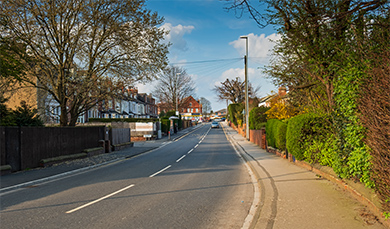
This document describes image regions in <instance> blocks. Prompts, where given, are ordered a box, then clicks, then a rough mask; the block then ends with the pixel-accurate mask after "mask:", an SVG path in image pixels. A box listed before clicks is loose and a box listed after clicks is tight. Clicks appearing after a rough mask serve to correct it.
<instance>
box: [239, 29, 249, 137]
mask: <svg viewBox="0 0 390 229" xmlns="http://www.w3.org/2000/svg"><path fill="white" fill-rule="evenodd" d="M240 38H241V39H245V42H246V44H245V47H246V49H245V50H246V52H245V58H244V63H245V124H246V128H245V133H246V139H247V140H249V112H248V106H249V104H248V103H249V101H248V36H240Z"/></svg>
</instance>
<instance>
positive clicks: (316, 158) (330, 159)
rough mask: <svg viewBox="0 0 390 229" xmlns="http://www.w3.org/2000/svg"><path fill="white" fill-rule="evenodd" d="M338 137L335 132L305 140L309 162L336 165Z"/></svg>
mask: <svg viewBox="0 0 390 229" xmlns="http://www.w3.org/2000/svg"><path fill="white" fill-rule="evenodd" d="M336 152H337V139H336V138H335V136H334V135H333V134H324V135H323V136H321V137H317V138H315V139H312V141H310V142H305V151H304V157H305V159H306V161H307V162H309V163H311V164H312V163H319V164H320V165H324V166H329V167H334V166H335V161H336V159H337V155H336Z"/></svg>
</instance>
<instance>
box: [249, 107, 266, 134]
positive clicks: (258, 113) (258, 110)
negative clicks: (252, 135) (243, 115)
mask: <svg viewBox="0 0 390 229" xmlns="http://www.w3.org/2000/svg"><path fill="white" fill-rule="evenodd" d="M268 110H269V108H268V107H265V106H261V107H254V108H253V109H252V110H251V111H250V112H249V129H251V130H260V129H261V128H263V127H264V126H265V123H266V122H267V115H266V114H265V112H266V111H268Z"/></svg>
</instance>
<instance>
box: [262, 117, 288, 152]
mask: <svg viewBox="0 0 390 229" xmlns="http://www.w3.org/2000/svg"><path fill="white" fill-rule="evenodd" d="M265 131H266V133H267V134H266V139H267V143H268V146H271V147H273V148H277V149H279V150H282V151H284V150H286V132H287V124H286V123H285V122H283V121H281V120H278V119H269V120H268V121H267V123H266V126H265Z"/></svg>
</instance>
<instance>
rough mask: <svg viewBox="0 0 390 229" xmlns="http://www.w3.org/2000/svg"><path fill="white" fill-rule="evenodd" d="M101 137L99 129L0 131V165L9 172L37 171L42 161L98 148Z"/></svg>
mask: <svg viewBox="0 0 390 229" xmlns="http://www.w3.org/2000/svg"><path fill="white" fill-rule="evenodd" d="M105 135H106V129H105V127H103V126H93V127H0V155H1V156H0V160H1V162H0V163H1V165H7V164H8V165H11V167H12V171H18V170H24V169H27V168H34V167H38V166H39V163H40V161H41V160H42V159H46V158H53V157H58V156H63V155H70V154H76V153H81V152H82V151H83V150H84V149H88V148H94V147H99V140H104V139H107V137H106V136H105Z"/></svg>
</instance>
